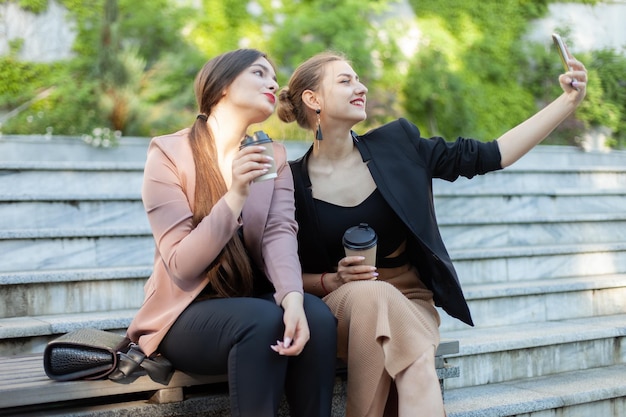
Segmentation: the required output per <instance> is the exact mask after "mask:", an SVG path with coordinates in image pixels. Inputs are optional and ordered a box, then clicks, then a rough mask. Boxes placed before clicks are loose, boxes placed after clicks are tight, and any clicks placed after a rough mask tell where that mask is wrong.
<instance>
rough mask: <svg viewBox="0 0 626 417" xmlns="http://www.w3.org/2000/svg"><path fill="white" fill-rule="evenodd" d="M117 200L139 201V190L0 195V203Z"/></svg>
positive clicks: (24, 192)
mask: <svg viewBox="0 0 626 417" xmlns="http://www.w3.org/2000/svg"><path fill="white" fill-rule="evenodd" d="M94 201H95V202H117V201H137V202H139V203H141V192H140V191H139V190H137V191H136V192H129V191H126V190H122V191H119V192H117V191H116V192H114V193H102V192H98V193H94V194H90V192H89V190H87V191H86V193H76V192H73V193H58V192H52V193H46V192H37V193H34V192H31V191H28V190H24V191H23V192H22V193H20V194H11V193H3V194H2V195H0V204H10V203H33V202H34V203H58V202H62V203H67V202H70V203H75V202H94Z"/></svg>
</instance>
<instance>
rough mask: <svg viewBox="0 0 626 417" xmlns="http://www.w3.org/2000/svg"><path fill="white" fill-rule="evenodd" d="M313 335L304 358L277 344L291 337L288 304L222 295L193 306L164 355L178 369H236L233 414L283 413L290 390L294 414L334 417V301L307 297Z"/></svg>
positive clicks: (231, 372)
mask: <svg viewBox="0 0 626 417" xmlns="http://www.w3.org/2000/svg"><path fill="white" fill-rule="evenodd" d="M304 310H305V313H306V316H307V321H308V323H309V328H310V331H311V338H310V340H309V341H308V343H307V344H306V346H305V348H304V350H303V351H302V353H300V355H298V356H281V355H279V354H277V353H276V352H274V351H273V350H272V349H270V345H274V344H276V341H277V340H282V339H283V333H284V324H283V309H282V308H281V307H280V306H278V305H276V303H275V302H274V299H273V297H272V296H271V295H270V294H268V295H266V296H263V297H259V298H253V297H241V298H218V299H210V300H203V301H197V302H194V303H192V304H191V305H190V306H189V307H188V308H187V309H186V310H185V311H184V312H183V313H182V314H181V315H180V317H179V318H178V319H177V320H176V322H175V323H174V325H173V326H172V328H171V329H170V331H169V332H168V333H167V335H166V337H165V338H164V339H163V341H162V342H161V345H160V346H159V352H160V353H161V354H163V355H164V356H165V357H166V358H167V359H169V360H170V361H171V362H172V363H173V365H174V366H175V367H176V369H179V370H181V371H188V372H193V373H197V374H208V375H210V374H223V373H228V385H229V394H230V405H231V415H232V416H234V417H275V416H276V415H277V413H278V408H279V405H280V402H281V400H282V398H283V394H284V395H286V398H287V402H288V403H289V407H290V411H291V415H292V416H293V417H329V416H330V414H331V408H332V396H333V387H334V380H335V366H336V354H337V346H336V343H337V336H336V335H337V328H336V319H335V317H334V316H333V314H332V313H331V312H330V310H329V309H328V307H327V306H326V304H325V303H324V302H323V301H322V300H321V299H319V298H318V297H315V296H313V295H310V294H305V295H304Z"/></svg>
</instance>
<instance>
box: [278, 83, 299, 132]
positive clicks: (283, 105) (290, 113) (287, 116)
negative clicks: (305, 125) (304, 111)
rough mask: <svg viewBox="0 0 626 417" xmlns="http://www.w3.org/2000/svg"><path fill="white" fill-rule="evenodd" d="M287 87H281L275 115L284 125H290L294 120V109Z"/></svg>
mask: <svg viewBox="0 0 626 417" xmlns="http://www.w3.org/2000/svg"><path fill="white" fill-rule="evenodd" d="M289 93H290V91H289V87H283V88H282V89H281V90H280V92H279V93H278V109H277V110H276V114H277V115H278V118H279V119H280V120H282V121H283V122H285V123H291V122H293V121H295V120H296V114H295V107H294V105H293V101H292V100H291V94H289Z"/></svg>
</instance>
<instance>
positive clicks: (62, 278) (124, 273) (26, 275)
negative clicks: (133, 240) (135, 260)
mask: <svg viewBox="0 0 626 417" xmlns="http://www.w3.org/2000/svg"><path fill="white" fill-rule="evenodd" d="M151 273H152V265H145V266H126V267H108V268H102V267H98V268H82V269H78V268H77V269H56V270H52V269H51V270H35V271H15V272H0V285H28V284H51V283H67V282H83V281H101V280H125V279H136V278H146V279H147V278H148V277H149V276H150V274H151Z"/></svg>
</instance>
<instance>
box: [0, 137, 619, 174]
mask: <svg viewBox="0 0 626 417" xmlns="http://www.w3.org/2000/svg"><path fill="white" fill-rule="evenodd" d="M273 139H274V140H275V141H278V142H281V143H283V144H284V145H285V147H286V148H287V152H288V155H289V157H290V159H294V158H298V157H299V156H301V155H303V154H304V153H305V152H306V151H307V150H308V148H309V147H310V146H311V142H301V141H293V140H289V139H285V138H273ZM149 140H150V138H144V137H128V136H124V137H121V138H119V146H115V147H111V148H98V147H94V146H91V145H88V144H87V143H85V142H84V141H83V140H81V138H80V137H67V136H58V135H53V136H44V135H3V136H2V137H1V138H0V161H25V160H26V161H51V160H53V161H59V160H60V161H63V160H72V159H74V160H85V161H90V160H91V161H111V160H112V161H120V160H133V161H144V160H145V156H146V150H147V147H148V143H149ZM625 158H626V151H621V150H611V151H589V152H587V151H583V150H582V149H581V148H579V147H575V146H553V145H539V146H537V147H535V148H534V149H532V150H531V151H530V152H529V153H528V154H527V155H525V156H524V157H523V158H522V159H520V160H519V161H517V162H516V163H515V164H514V165H513V166H512V167H510V168H509V169H513V168H523V167H526V166H555V167H572V166H575V167H576V166H578V167H584V166H615V165H617V166H619V165H622V164H623V161H624V159H625Z"/></svg>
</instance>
